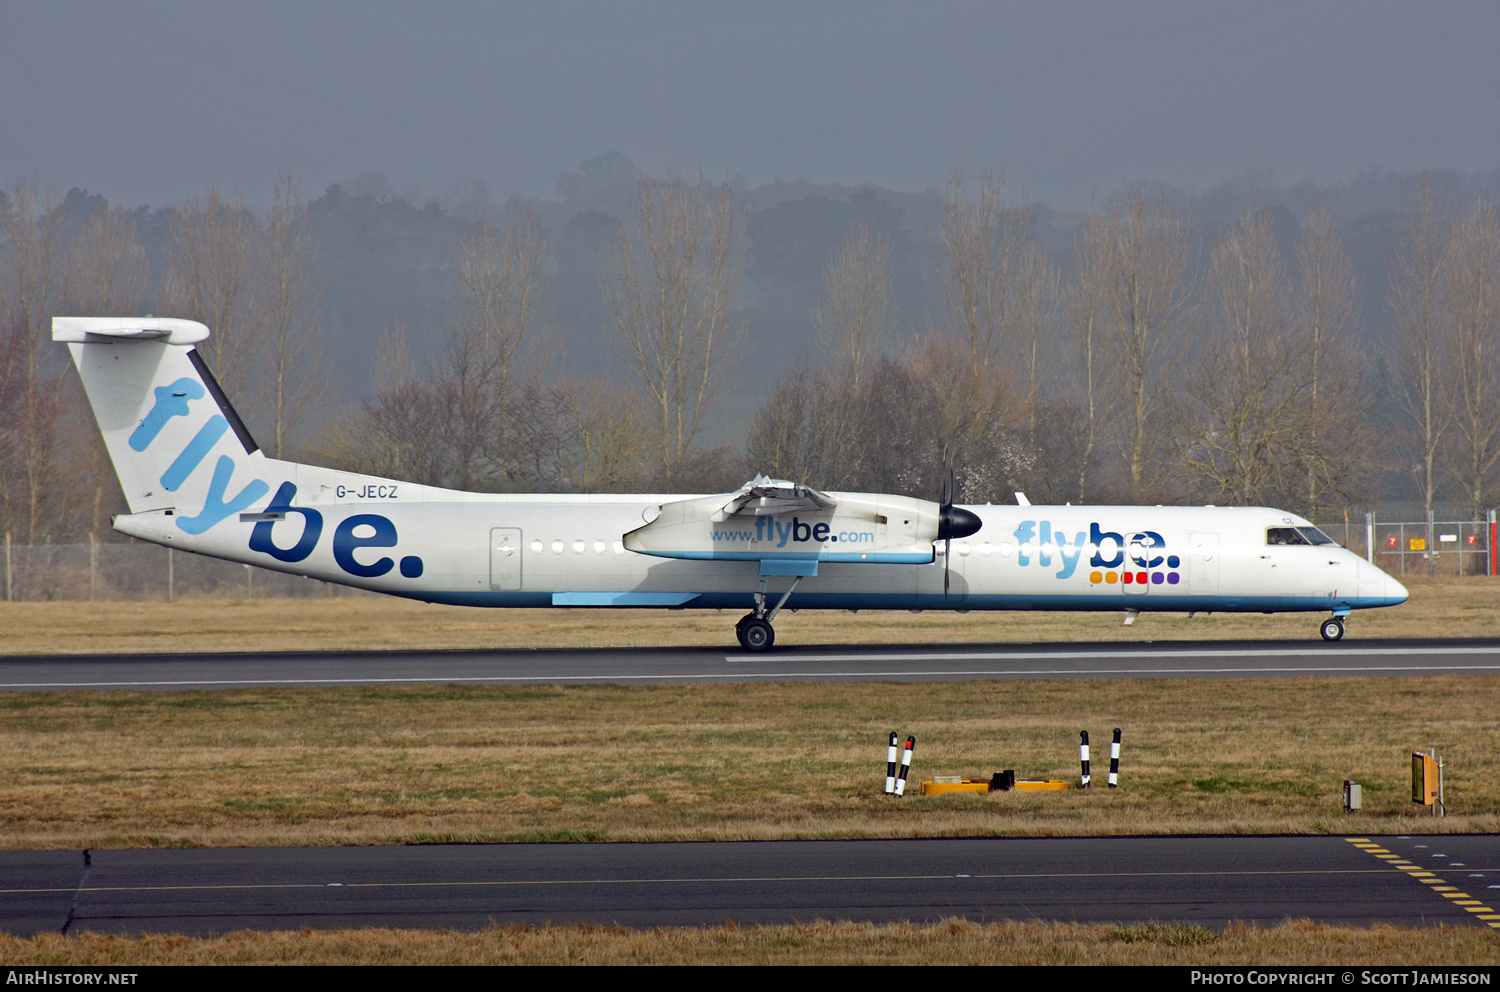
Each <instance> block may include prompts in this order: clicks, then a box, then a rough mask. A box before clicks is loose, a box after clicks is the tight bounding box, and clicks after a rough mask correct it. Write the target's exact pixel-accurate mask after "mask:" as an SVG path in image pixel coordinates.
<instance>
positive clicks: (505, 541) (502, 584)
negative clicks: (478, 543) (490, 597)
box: [490, 527, 522, 592]
mask: <svg viewBox="0 0 1500 992" xmlns="http://www.w3.org/2000/svg"><path fill="white" fill-rule="evenodd" d="M521 547H522V545H521V529H520V528H519V527H495V528H492V529H491V530H490V588H491V589H492V590H494V591H496V592H519V591H520V589H521Z"/></svg>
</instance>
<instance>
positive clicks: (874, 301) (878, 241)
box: [816, 224, 892, 389]
mask: <svg viewBox="0 0 1500 992" xmlns="http://www.w3.org/2000/svg"><path fill="white" fill-rule="evenodd" d="M823 300H824V302H823V305H822V306H821V307H819V308H818V311H817V315H816V316H817V324H818V328H819V331H820V333H821V337H822V345H823V352H824V354H826V355H827V356H828V358H829V361H830V362H831V363H832V365H833V367H834V368H835V369H836V370H837V371H838V372H839V374H840V376H841V377H842V378H845V379H847V380H848V381H849V383H850V384H851V385H852V386H854V387H855V388H856V389H857V388H858V387H859V385H860V382H861V379H862V378H863V373H864V371H865V369H866V367H867V366H868V365H869V364H870V361H871V359H872V358H873V357H874V356H876V355H878V354H880V352H881V350H882V349H883V348H884V347H885V345H886V343H887V340H888V339H889V337H890V329H891V328H890V321H891V305H892V300H891V239H890V238H889V237H887V236H886V235H884V234H880V233H878V232H876V233H874V234H872V233H871V232H870V228H869V225H866V224H861V225H860V226H859V227H858V228H857V229H856V230H854V231H853V232H851V233H850V234H849V236H848V237H846V238H845V239H844V241H843V243H842V244H841V245H839V247H838V248H837V249H835V251H834V253H833V257H832V258H830V259H829V261H828V267H827V268H826V269H824V270H823Z"/></svg>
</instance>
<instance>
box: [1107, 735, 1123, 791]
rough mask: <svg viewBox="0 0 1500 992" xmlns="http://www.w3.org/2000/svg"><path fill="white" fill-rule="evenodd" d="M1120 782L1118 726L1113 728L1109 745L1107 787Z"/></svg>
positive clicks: (1112, 786)
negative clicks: (1112, 741) (1113, 733)
mask: <svg viewBox="0 0 1500 992" xmlns="http://www.w3.org/2000/svg"><path fill="white" fill-rule="evenodd" d="M1119 784H1120V728H1119V727H1116V728H1115V739H1114V743H1112V744H1110V746H1109V787H1110V788H1111V789H1113V788H1114V787H1115V786H1117V785H1119Z"/></svg>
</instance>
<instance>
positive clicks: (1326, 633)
mask: <svg viewBox="0 0 1500 992" xmlns="http://www.w3.org/2000/svg"><path fill="white" fill-rule="evenodd" d="M1322 632H1323V640H1325V641H1337V640H1339V639H1340V638H1342V637H1343V636H1344V618H1343V617H1329V618H1328V619H1327V620H1324V621H1323V628H1322Z"/></svg>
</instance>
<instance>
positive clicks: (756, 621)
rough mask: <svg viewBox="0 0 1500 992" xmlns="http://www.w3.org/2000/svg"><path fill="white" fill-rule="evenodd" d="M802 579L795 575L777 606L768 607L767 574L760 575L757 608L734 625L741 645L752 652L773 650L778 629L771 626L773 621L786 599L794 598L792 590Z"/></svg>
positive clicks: (757, 588)
mask: <svg viewBox="0 0 1500 992" xmlns="http://www.w3.org/2000/svg"><path fill="white" fill-rule="evenodd" d="M801 581H802V576H800V575H797V576H793V578H792V584H791V586H789V587H788V588H787V591H786V592H784V593H782V594H781V598H780V599H779V600H777V601H776V605H775V607H773V608H772V609H770V610H767V609H766V586H767V584H768V582H767V578H766V576H764V575H762V576H761V577H760V582H758V583H757V584H756V586H755V609H754V610H753V611H751V612H749V613H746V614H745V615H744V616H742V617H740V622H739V623H737V624H735V625H734V636H735V637H737V638H739V641H740V647H742V648H744V649H745V650H746V651H749V652H751V653H752V654H759V653H760V652H762V651H769V650H771V646H772V645H774V644H775V643H776V629H775V628H774V627H772V626H771V621H772V620H775V619H776V614H778V613H780V612H781V608H782V607H783V606H785V605H786V601H787V600H788V599H791V598H792V590H793V589H796V588H797V583H799V582H801Z"/></svg>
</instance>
